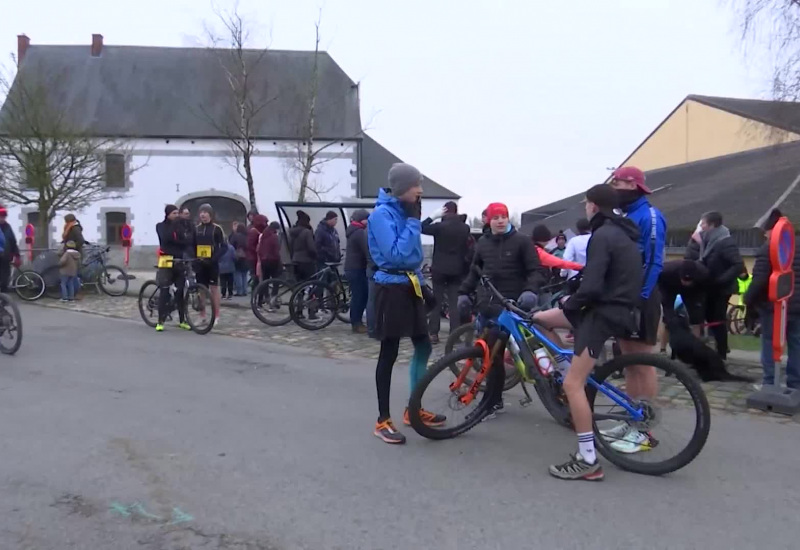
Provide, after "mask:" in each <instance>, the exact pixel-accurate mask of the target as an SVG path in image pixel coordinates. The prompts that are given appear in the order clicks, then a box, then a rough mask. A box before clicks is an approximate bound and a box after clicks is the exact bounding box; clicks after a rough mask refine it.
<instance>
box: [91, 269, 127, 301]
mask: <svg viewBox="0 0 800 550" xmlns="http://www.w3.org/2000/svg"><path fill="white" fill-rule="evenodd" d="M129 284H130V283H129V282H128V275H127V274H126V273H125V270H124V269H122V268H121V267H117V266H115V265H107V266H105V267H104V268H103V269H102V270H101V271H100V273H99V274H98V275H97V286H99V287H100V290H102V291H103V292H104V293H106V294H108V295H109V296H124V295H125V293H126V292H128V285H129Z"/></svg>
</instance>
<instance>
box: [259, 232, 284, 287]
mask: <svg viewBox="0 0 800 550" xmlns="http://www.w3.org/2000/svg"><path fill="white" fill-rule="evenodd" d="M280 228H281V224H279V223H278V222H272V223H271V224H269V225H268V226H267V228H266V229H264V231H263V232H262V233H261V237H260V239H259V241H258V262H259V267H260V271H261V274H260V275H259V279H260V280H262V281H266V280H267V279H277V278H278V277H280V276H281V273H282V272H283V265H282V264H281V240H280V237H279V236H278V231H280ZM272 295H273V296H277V295H278V286H277V285H275V287H274V288H273V289H272Z"/></svg>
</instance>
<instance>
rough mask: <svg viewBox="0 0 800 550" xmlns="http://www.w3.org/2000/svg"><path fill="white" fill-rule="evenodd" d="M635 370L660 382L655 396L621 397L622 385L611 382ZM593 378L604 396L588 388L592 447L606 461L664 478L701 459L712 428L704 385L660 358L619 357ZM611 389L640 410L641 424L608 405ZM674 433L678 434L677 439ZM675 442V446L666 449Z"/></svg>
mask: <svg viewBox="0 0 800 550" xmlns="http://www.w3.org/2000/svg"><path fill="white" fill-rule="evenodd" d="M635 365H642V366H645V367H653V368H655V370H656V373H657V375H658V377H659V386H658V389H659V392H658V394H657V395H656V396H655V397H653V398H650V399H648V400H631V399H630V398H628V397H627V396H625V394H624V388H625V380H624V379H619V380H615V379H612V377H611V375H612V374H613V373H615V372H618V371H620V370H621V369H624V368H626V367H630V366H635ZM667 375H670V376H669V377H667ZM593 378H594V380H595V381H596V382H597V383H598V384H600V385H601V386H602V387H603V391H601V390H598V389H597V388H596V387H594V386H593V385H587V387H586V394H587V397H588V399H589V406H590V407H591V409H592V413H593V416H594V418H593V423H594V433H595V445H596V447H597V450H598V452H599V453H600V454H601V455H603V456H604V457H605V458H606V459H608V460H609V461H610V462H612V463H614V464H616V465H617V466H619V467H620V468H622V469H624V470H628V471H631V472H635V473H639V474H646V475H664V474H668V473H670V472H674V471H676V470H679V469H680V468H683V467H684V466H686V465H687V464H689V463H690V462H691V461H692V460H694V459H695V458H696V457H697V455H699V454H700V451H702V449H703V446H704V445H705V443H706V440H707V439H708V433H709V430H710V428H711V424H710V421H711V411H710V409H709V405H708V399H707V398H706V395H705V392H704V391H703V388H702V386H701V385H700V383H699V382H698V381H697V379H696V378H695V377H694V375H693V374H692V373H691V372H690V371H689V369H687V368H686V367H684V366H683V365H680V364H679V363H676V362H674V361H670V360H669V359H668V358H666V357H663V356H659V355H647V354H638V355H622V356H620V357H617V358H615V359H612V360H611V361H609V362H608V363H605V364H604V365H600V366H598V367H597V368H596V369H595V371H594V374H593ZM610 386H613V388H611V387H610ZM615 390H616V391H618V392H619V391H622V392H623V393H622V396H623V398H624V399H625V400H626V401H628V402H629V403H630V404H631V405H632V406H633V407H634V408H641V410H642V411H643V412H644V419H642V420H641V421H635V420H634V419H633V417H632V415H631V414H630V413H629V412H628V411H627V410H626V409H625V408H623V407H622V406H620V405H619V404H617V403H615V402H614V401H613V400H611V399H610V398H609V396H608V395H607V394H608V393H614V392H615ZM678 432H680V433H681V434H682V435H681V436H677V434H678ZM673 441H678V443H677V444H675V445H670V443H672V442H673ZM670 448H675V449H676V450H675V451H674V452H673V451H671V450H669V449H670Z"/></svg>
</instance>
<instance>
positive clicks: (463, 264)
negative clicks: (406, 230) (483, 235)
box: [422, 201, 471, 344]
mask: <svg viewBox="0 0 800 550" xmlns="http://www.w3.org/2000/svg"><path fill="white" fill-rule="evenodd" d="M440 219H441V220H442V221H441V222H439V223H434V221H436V220H440ZM422 233H423V234H424V235H430V236H432V237H433V260H432V264H431V275H432V279H433V295H434V297H435V298H436V301H437V302H438V303H439V304H442V303H443V301H444V298H445V296H447V303H448V304H455V303H456V302H457V301H458V288H459V287H460V286H461V283H462V282H464V277H465V276H466V274H467V270H468V269H469V264H468V263H467V258H468V256H469V253H470V246H469V245H470V238H471V235H470V231H469V225H467V215H466V214H460V215H459V213H458V205H457V204H456V203H455V202H453V201H449V202H447V203H445V205H444V206H443V207H442V208H441V210H437V211H436V212H434V213H433V215H432V216H430V217H428V218H426V219H425V221H423V222H422ZM441 321H442V316H441V312H440V310H439V308H436V309H435V310H434V311H431V313H430V315H429V316H428V332H430V336H431V343H433V344H438V343H439V328H440V326H441ZM458 327H459V319H458V315H451V316H450V334H452V333H453V332H454V331H455V330H456V329H457V328H458Z"/></svg>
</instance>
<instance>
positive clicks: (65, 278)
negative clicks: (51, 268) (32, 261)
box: [58, 241, 81, 302]
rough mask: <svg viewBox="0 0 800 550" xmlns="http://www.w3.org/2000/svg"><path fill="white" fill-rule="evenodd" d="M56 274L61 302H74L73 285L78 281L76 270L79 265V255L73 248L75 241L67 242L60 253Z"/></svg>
mask: <svg viewBox="0 0 800 550" xmlns="http://www.w3.org/2000/svg"><path fill="white" fill-rule="evenodd" d="M60 254H61V257H60V258H59V260H58V272H59V274H60V275H61V301H62V302H74V301H75V286H76V285H75V283H76V282H77V280H78V268H79V267H80V265H81V253H80V252H78V251H77V250H76V248H75V241H67V242H66V243H64V248H63V249H62V250H61V252H60Z"/></svg>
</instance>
